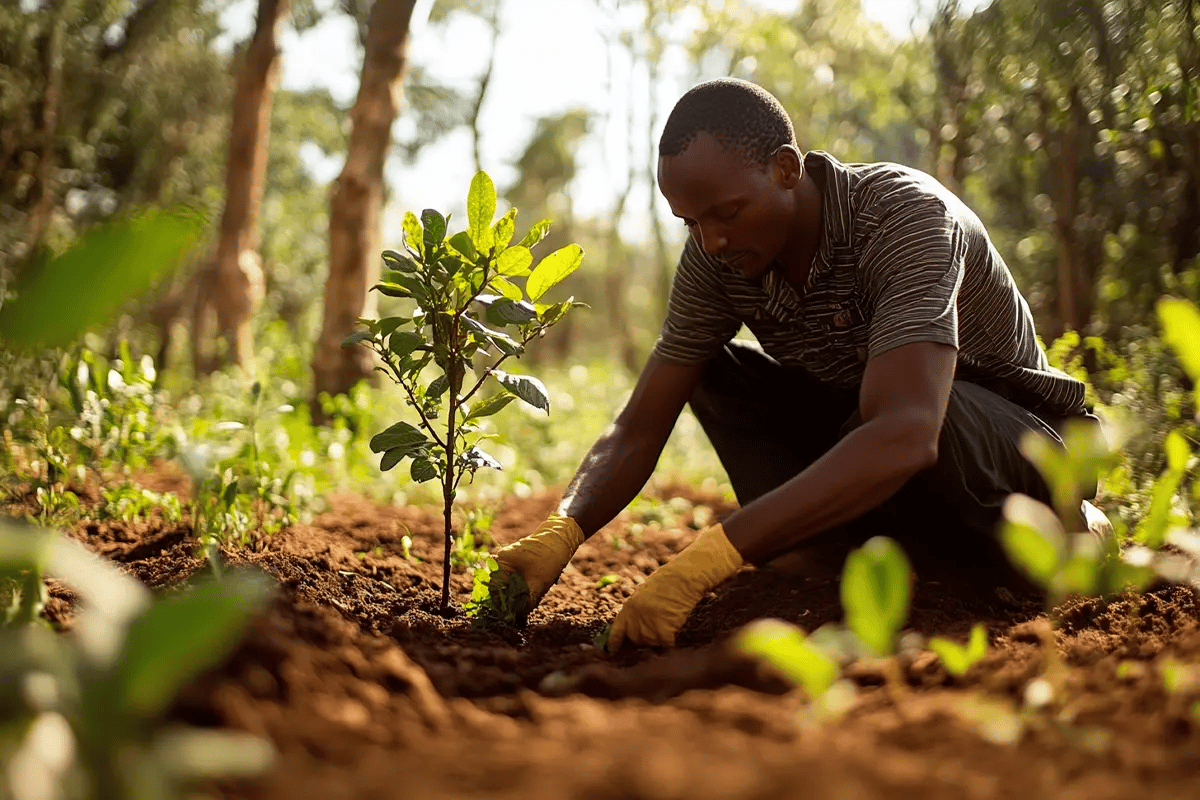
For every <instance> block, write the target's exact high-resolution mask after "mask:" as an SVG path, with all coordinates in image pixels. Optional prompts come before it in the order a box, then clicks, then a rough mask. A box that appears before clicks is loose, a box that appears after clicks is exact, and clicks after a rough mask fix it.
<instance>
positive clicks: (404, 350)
mask: <svg viewBox="0 0 1200 800" xmlns="http://www.w3.org/2000/svg"><path fill="white" fill-rule="evenodd" d="M422 344H425V339H424V338H423V337H422V336H421V334H419V333H413V332H412V331H396V332H395V333H393V334H392V335H391V338H389V339H388V350H390V351H391V352H392V354H393V355H394V356H396V358H398V359H401V360H403V359H405V358H407V357H408V355H409V354H410V353H412V351H413V350H416V349H417V347H418V346H420V345H422Z"/></svg>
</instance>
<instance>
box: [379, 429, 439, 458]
mask: <svg viewBox="0 0 1200 800" xmlns="http://www.w3.org/2000/svg"><path fill="white" fill-rule="evenodd" d="M428 443H429V439H427V438H425V434H424V433H422V432H421V431H420V430H418V429H417V428H415V427H413V426H412V425H409V424H408V423H407V422H397V423H396V424H395V425H393V426H391V427H390V428H388V429H387V430H385V431H383V432H382V433H377V434H375V435H374V436H372V437H371V452H372V453H382V452H384V451H385V450H391V449H393V448H396V447H409V448H413V449H415V448H417V447H422V446H424V445H426V444H428Z"/></svg>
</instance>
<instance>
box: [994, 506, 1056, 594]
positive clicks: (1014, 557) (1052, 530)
mask: <svg viewBox="0 0 1200 800" xmlns="http://www.w3.org/2000/svg"><path fill="white" fill-rule="evenodd" d="M1003 511H1004V523H1003V524H1002V525H1001V528H1000V543H1001V544H1002V545H1003V546H1004V552H1005V553H1006V554H1007V555H1008V558H1009V560H1010V561H1012V562H1013V563H1014V564H1016V565H1017V566H1018V567H1019V568H1020V569H1021V570H1023V571H1024V572H1025V574H1027V575H1028V576H1029V577H1030V578H1032V579H1033V580H1035V581H1037V582H1038V583H1040V584H1041V585H1042V586H1049V585H1050V582H1051V580H1053V578H1054V575H1055V573H1057V572H1058V569H1059V565H1060V563H1061V561H1062V559H1063V556H1064V554H1065V552H1066V537H1065V535H1064V534H1063V530H1062V523H1060V522H1059V520H1058V515H1057V514H1055V513H1054V511H1053V510H1052V509H1051V508H1050V507H1049V506H1047V505H1045V504H1043V503H1039V502H1038V501H1037V500H1034V499H1033V498H1032V497H1029V496H1028V495H1023V494H1012V495H1009V496H1008V498H1007V499H1006V500H1005V501H1004V509H1003Z"/></svg>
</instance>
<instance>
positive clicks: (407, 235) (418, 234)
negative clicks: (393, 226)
mask: <svg viewBox="0 0 1200 800" xmlns="http://www.w3.org/2000/svg"><path fill="white" fill-rule="evenodd" d="M401 224H402V227H403V228H404V243H405V245H407V246H408V249H409V251H410V252H412V253H416V254H417V255H421V253H422V250H421V242H422V241H423V240H424V238H425V233H424V232H423V231H422V230H421V220H419V219H417V215H416V214H414V213H412V212H411V211H405V212H404V222H403V223H401Z"/></svg>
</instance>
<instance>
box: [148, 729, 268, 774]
mask: <svg viewBox="0 0 1200 800" xmlns="http://www.w3.org/2000/svg"><path fill="white" fill-rule="evenodd" d="M154 752H155V755H156V759H155V760H156V761H157V763H159V764H162V765H163V766H164V767H165V768H166V769H168V770H169V771H170V772H171V774H173V775H174V776H175V777H176V778H177V779H179V780H184V781H195V780H201V779H218V778H253V777H256V776H259V775H262V774H263V773H265V772H267V771H268V770H269V769H270V768H271V766H272V764H274V763H275V757H276V753H275V747H274V746H273V745H272V744H271V742H269V741H268V740H266V739H263V738H262V737H261V736H255V735H254V734H252V733H245V732H243V731H229V730H210V729H207V728H181V727H171V728H167V729H166V730H164V731H163V732H161V733H160V734H158V737H157V738H156V739H155V740H154Z"/></svg>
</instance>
